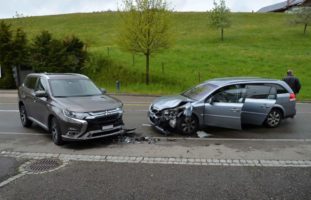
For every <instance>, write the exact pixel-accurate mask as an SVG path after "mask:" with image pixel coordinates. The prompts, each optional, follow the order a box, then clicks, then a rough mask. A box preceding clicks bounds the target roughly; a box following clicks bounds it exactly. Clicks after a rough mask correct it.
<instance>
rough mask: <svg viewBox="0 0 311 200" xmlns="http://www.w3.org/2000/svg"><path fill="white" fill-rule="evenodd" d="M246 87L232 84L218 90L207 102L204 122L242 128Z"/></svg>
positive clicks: (210, 124)
mask: <svg viewBox="0 0 311 200" xmlns="http://www.w3.org/2000/svg"><path fill="white" fill-rule="evenodd" d="M244 92H245V89H244V88H240V87H239V85H232V86H227V87H225V88H222V89H220V90H218V91H216V92H215V93H214V94H213V95H212V96H211V97H210V98H209V99H208V101H207V102H206V103H205V110H204V123H205V125H208V126H217V127H224V128H231V129H241V109H242V107H243V102H242V96H243V94H244Z"/></svg>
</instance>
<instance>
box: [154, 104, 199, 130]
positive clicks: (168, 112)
mask: <svg viewBox="0 0 311 200" xmlns="http://www.w3.org/2000/svg"><path fill="white" fill-rule="evenodd" d="M192 110H193V107H192V104H191V103H190V102H186V101H183V102H180V103H179V104H178V105H175V106H174V107H169V108H159V107H157V106H156V105H154V104H152V105H151V106H150V108H149V112H148V118H149V120H150V122H151V123H152V125H153V126H154V127H155V128H157V129H158V130H160V131H161V132H162V133H164V134H165V135H168V134H170V133H171V132H172V131H174V130H175V129H178V127H179V126H178V123H179V122H180V119H182V118H183V119H184V118H188V117H191V116H192Z"/></svg>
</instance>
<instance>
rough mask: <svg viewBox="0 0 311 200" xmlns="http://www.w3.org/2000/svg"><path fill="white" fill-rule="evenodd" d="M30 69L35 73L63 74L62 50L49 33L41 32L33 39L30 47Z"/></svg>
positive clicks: (59, 43) (60, 45)
mask: <svg viewBox="0 0 311 200" xmlns="http://www.w3.org/2000/svg"><path fill="white" fill-rule="evenodd" d="M31 51H32V58H31V60H32V61H31V62H32V67H33V70H34V71H36V72H63V69H62V67H61V66H62V63H63V61H64V52H65V50H64V48H63V45H62V43H61V42H60V41H58V40H55V39H53V38H52V35H51V33H49V32H48V31H42V32H41V33H40V34H39V35H38V36H36V37H35V38H34V41H33V44H32V47H31Z"/></svg>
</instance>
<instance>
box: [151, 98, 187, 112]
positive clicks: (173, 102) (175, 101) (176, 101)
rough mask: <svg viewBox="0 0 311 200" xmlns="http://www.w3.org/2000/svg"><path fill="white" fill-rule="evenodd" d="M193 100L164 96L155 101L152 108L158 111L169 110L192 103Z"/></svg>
mask: <svg viewBox="0 0 311 200" xmlns="http://www.w3.org/2000/svg"><path fill="white" fill-rule="evenodd" d="M191 101H192V100H191V99H188V98H187V97H184V96H181V95H176V96H164V97H160V98H157V99H155V100H154V101H153V102H152V104H151V105H152V106H153V108H154V109H156V110H163V109H168V108H174V107H177V106H179V105H182V104H186V103H187V102H191Z"/></svg>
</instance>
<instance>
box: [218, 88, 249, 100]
mask: <svg viewBox="0 0 311 200" xmlns="http://www.w3.org/2000/svg"><path fill="white" fill-rule="evenodd" d="M245 91H246V89H245V88H242V87H240V86H238V85H232V86H228V87H225V88H222V89H220V90H218V91H217V92H216V94H215V95H214V96H213V102H222V103H242V102H243V97H244V95H245Z"/></svg>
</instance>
